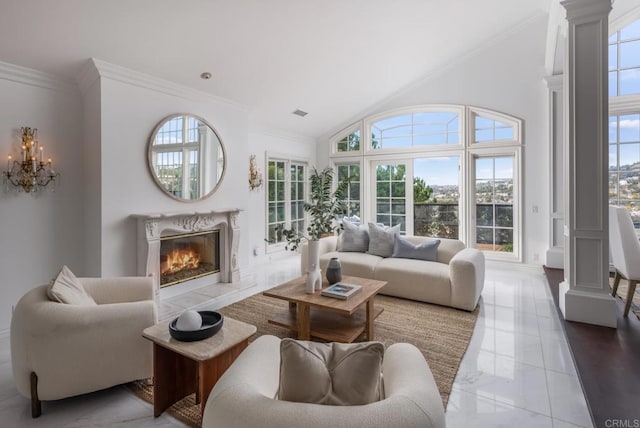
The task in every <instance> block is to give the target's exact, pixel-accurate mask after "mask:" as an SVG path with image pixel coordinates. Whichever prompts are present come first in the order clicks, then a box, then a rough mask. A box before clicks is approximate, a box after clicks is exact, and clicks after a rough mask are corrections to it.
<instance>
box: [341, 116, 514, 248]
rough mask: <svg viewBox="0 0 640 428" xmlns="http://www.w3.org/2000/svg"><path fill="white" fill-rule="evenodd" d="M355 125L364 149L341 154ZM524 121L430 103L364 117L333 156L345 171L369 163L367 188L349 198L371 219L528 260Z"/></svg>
mask: <svg viewBox="0 0 640 428" xmlns="http://www.w3.org/2000/svg"><path fill="white" fill-rule="evenodd" d="M354 129H358V130H360V131H361V134H360V135H361V137H362V138H361V140H360V149H362V150H361V151H360V152H359V153H357V154H356V153H350V154H349V155H347V154H341V153H340V150H341V149H340V147H344V144H345V141H346V140H345V139H346V138H348V137H349V135H350V134H351V133H353V132H354ZM521 129H522V124H521V121H520V120H518V119H516V118H514V117H512V116H508V115H505V114H502V113H498V112H495V111H491V110H486V109H481V108H476V107H469V106H455V105H448V106H434V107H430V106H423V107H417V108H415V109H413V110H408V109H403V110H398V111H395V112H389V113H383V114H379V115H376V116H373V117H370V118H364V119H363V120H362V121H361V122H360V123H358V124H354V125H352V126H350V127H349V128H347V129H345V130H344V131H343V132H342V133H339V134H337V135H336V136H335V137H334V138H332V139H331V144H332V148H331V157H332V161H333V162H334V165H335V166H336V168H337V172H338V175H339V176H346V175H347V174H349V173H350V170H349V168H350V166H349V165H351V164H354V165H360V166H362V169H361V170H359V173H360V176H361V178H360V180H361V183H366V186H365V187H364V188H365V189H367V190H366V191H362V192H359V193H358V196H359V200H356V196H355V194H350V195H349V203H350V204H353V206H356V204H359V206H360V212H361V216H360V217H362V219H363V222H365V223H366V222H374V223H379V224H383V225H385V226H389V227H390V226H395V225H400V229H401V232H402V233H403V234H407V235H421V236H434V237H441V238H456V239H460V240H462V241H463V242H465V243H467V245H469V246H473V247H478V248H480V249H482V250H484V251H487V252H488V253H489V255H490V256H491V257H496V258H503V259H516V260H520V259H521V250H520V235H521V230H520V215H519V213H520V210H519V207H520V199H519V198H520V192H519V190H518V186H519V183H520V180H519V177H518V174H519V171H520V168H519V162H520V150H521V143H522V134H521ZM341 145H342V146H341ZM354 155H357V156H354ZM356 162H357V163H356ZM361 183H359V184H361ZM359 188H360V189H362V187H361V186H359Z"/></svg>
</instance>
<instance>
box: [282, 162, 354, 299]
mask: <svg viewBox="0 0 640 428" xmlns="http://www.w3.org/2000/svg"><path fill="white" fill-rule="evenodd" d="M333 177H334V171H333V169H332V168H330V167H326V168H325V169H323V170H322V171H318V170H317V169H316V168H313V170H312V171H311V174H310V175H309V182H310V184H311V186H310V192H309V202H305V203H304V205H303V207H304V210H305V212H307V213H309V226H308V227H307V230H306V233H303V232H302V231H299V230H294V229H283V230H282V235H283V236H284V237H285V239H286V240H287V244H286V246H285V248H286V249H287V250H292V251H295V250H297V249H298V247H299V246H300V243H301V242H302V240H306V241H307V242H308V243H309V244H308V245H309V260H308V263H307V266H308V267H309V270H308V272H307V273H308V277H307V292H308V293H313V292H314V291H315V289H316V288H317V289H320V288H321V285H320V284H322V280H321V276H320V263H319V262H320V255H319V253H318V248H319V242H320V238H321V237H323V236H326V235H331V234H333V233H334V232H335V231H336V230H339V229H342V227H343V226H342V223H339V222H337V221H336V219H337V218H338V217H340V216H343V215H345V214H346V212H347V205H346V203H345V201H344V196H345V193H346V190H347V186H348V185H349V182H350V180H349V179H344V180H340V182H339V183H338V185H337V187H336V190H335V191H332V190H331V189H332V187H333Z"/></svg>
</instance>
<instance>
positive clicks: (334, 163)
mask: <svg viewBox="0 0 640 428" xmlns="http://www.w3.org/2000/svg"><path fill="white" fill-rule="evenodd" d="M354 164H357V165H358V166H359V167H360V186H359V187H360V189H359V190H360V200H359V203H360V219H361V220H362V219H364V218H365V212H366V207H365V206H364V205H363V203H362V199H363V198H362V195H363V194H364V192H365V189H367V188H368V186H367V185H366V183H365V181H364V165H363V164H364V162H363V161H362V157H361V156H348V157H347V156H340V157H336V158H334V159H330V165H331V168H332V169H333V170H334V171H335V174H334V178H333V182H334V183H333V185H334V186H337V185H338V166H340V165H354ZM349 200H351V199H349Z"/></svg>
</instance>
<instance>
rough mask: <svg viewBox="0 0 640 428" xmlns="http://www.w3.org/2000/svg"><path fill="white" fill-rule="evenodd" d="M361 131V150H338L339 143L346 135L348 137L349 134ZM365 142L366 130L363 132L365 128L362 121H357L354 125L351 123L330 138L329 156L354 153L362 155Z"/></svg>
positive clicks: (352, 154)
mask: <svg viewBox="0 0 640 428" xmlns="http://www.w3.org/2000/svg"><path fill="white" fill-rule="evenodd" d="M357 131H360V149H359V150H352V151H347V152H339V151H338V143H339V142H340V141H341V140H342V139H344V138H345V137H347V136H348V135H350V134H352V133H354V132H357ZM363 144H365V143H364V132H363V128H362V122H361V121H360V122H356V123H354V124H352V125H349V126H348V127H347V128H345V129H342V130H341V131H340V132H338V133H336V134H334V135H333V136H332V137H331V138H330V139H329V156H331V157H336V158H337V157H352V156H354V155H360V154H362V152H363V150H362V147H363Z"/></svg>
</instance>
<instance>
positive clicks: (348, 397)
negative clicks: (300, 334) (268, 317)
mask: <svg viewBox="0 0 640 428" xmlns="http://www.w3.org/2000/svg"><path fill="white" fill-rule="evenodd" d="M383 356H384V345H383V344H382V343H380V342H362V343H316V342H308V341H299V340H294V339H282V341H281V342H280V390H279V392H278V398H279V399H280V400H284V401H295V402H298V403H315V404H326V405H334V406H357V405H363V404H369V403H373V402H375V401H379V400H380V384H381V371H382V358H383Z"/></svg>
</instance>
